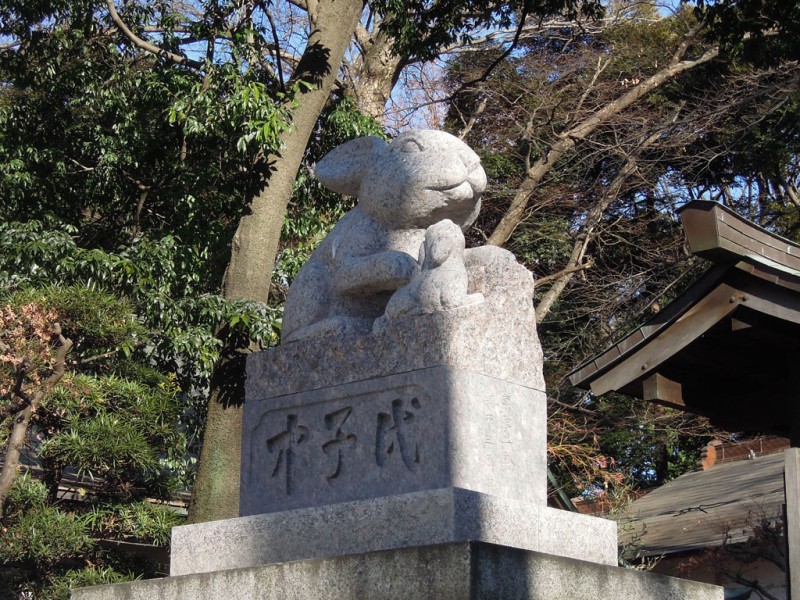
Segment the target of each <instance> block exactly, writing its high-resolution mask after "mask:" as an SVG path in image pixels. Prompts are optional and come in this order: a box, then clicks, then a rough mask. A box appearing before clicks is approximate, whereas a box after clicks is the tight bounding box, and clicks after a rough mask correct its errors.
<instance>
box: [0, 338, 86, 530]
mask: <svg viewBox="0 0 800 600" xmlns="http://www.w3.org/2000/svg"><path fill="white" fill-rule="evenodd" d="M53 337H55V338H56V339H57V340H58V346H57V348H56V353H55V358H54V362H53V371H52V373H51V374H50V376H49V377H48V378H47V379H46V380H45V381H44V382H42V383H41V384H40V385H39V388H38V389H37V390H36V392H35V393H34V394H33V396H28V395H27V394H26V393H25V392H23V390H22V386H23V383H24V380H25V377H24V375H25V374H24V373H21V374H20V376H19V379H18V382H17V387H16V390H15V392H16V394H17V395H18V396H20V397H22V398H23V399H24V400H26V405H25V406H24V407H23V408H22V409H20V410H19V411H17V413H16V414H15V415H14V419H13V425H12V427H11V435H10V436H9V438H8V445H7V446H6V455H5V458H4V463H3V470H2V471H0V517H2V516H3V511H4V510H5V505H6V499H7V498H8V493H9V492H10V491H11V486H12V485H14V482H15V481H16V479H17V472H18V470H19V465H20V463H19V458H20V455H21V453H22V447H23V446H24V445H25V441H26V440H27V439H28V428H29V427H30V423H31V417H32V416H33V413H35V412H36V409H37V408H39V404H41V402H42V400H43V399H44V398H45V396H47V394H49V393H50V390H52V389H53V388H54V387H55V386H56V384H57V383H58V382H59V381H61V378H62V377H63V376H64V373H65V372H66V359H67V353H68V352H69V350H70V348H72V341H71V340H69V339H67V338H65V337H64V336H63V335H62V334H61V326H60V325H59V324H58V323H55V324H54V325H53Z"/></svg>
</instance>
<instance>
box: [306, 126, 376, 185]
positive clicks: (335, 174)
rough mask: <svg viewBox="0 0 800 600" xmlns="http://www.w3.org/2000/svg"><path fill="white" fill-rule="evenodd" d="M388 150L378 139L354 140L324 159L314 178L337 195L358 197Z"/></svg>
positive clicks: (363, 138)
mask: <svg viewBox="0 0 800 600" xmlns="http://www.w3.org/2000/svg"><path fill="white" fill-rule="evenodd" d="M386 146H387V144H386V142H384V141H383V140H382V139H380V138H378V137H375V136H369V137H360V138H357V139H355V140H350V141H349V142H345V143H344V144H342V145H341V146H337V147H336V148H334V149H333V150H331V151H330V152H328V154H326V155H325V156H324V157H322V159H321V160H320V161H319V162H318V163H317V166H316V167H315V169H314V174H315V175H316V176H317V179H319V180H320V181H321V182H322V183H323V184H324V185H325V187H327V188H329V189H331V190H333V191H334V192H339V193H340V194H344V195H346V196H356V195H357V194H358V188H359V187H360V186H361V181H362V180H363V179H364V176H365V175H366V174H367V172H368V171H369V169H370V167H372V164H373V163H374V162H375V159H376V158H377V157H378V155H379V154H380V152H381V150H382V149H383V148H385V147H386Z"/></svg>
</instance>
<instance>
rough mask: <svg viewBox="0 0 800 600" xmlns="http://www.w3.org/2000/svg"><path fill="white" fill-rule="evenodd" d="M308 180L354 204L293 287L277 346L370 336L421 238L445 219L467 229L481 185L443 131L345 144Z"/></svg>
mask: <svg viewBox="0 0 800 600" xmlns="http://www.w3.org/2000/svg"><path fill="white" fill-rule="evenodd" d="M316 175H317V177H318V178H319V180H320V181H322V183H324V184H325V185H326V186H327V187H329V188H331V189H332V190H334V191H337V192H341V193H344V194H348V195H351V196H352V195H357V196H358V199H359V203H358V205H357V206H356V207H355V208H354V209H352V210H351V211H350V212H349V213H348V214H347V215H345V216H344V217H343V218H342V219H341V221H339V223H337V224H336V226H335V227H334V228H333V230H332V231H331V233H330V234H329V235H328V236H327V237H326V238H325V240H323V242H322V243H321V244H320V246H319V247H318V248H317V249H316V250H315V251H314V253H313V254H312V256H311V258H310V259H309V261H308V263H307V264H306V265H305V266H304V267H303V268H302V269H301V270H300V273H298V275H297V278H296V279H295V281H294V282H293V283H292V287H291V289H290V291H289V296H288V298H287V300H286V309H285V312H284V319H283V340H284V343H286V342H290V341H294V340H299V339H304V338H305V339H309V338H318V337H324V336H327V335H340V334H342V333H346V332H355V331H359V332H362V333H363V332H368V331H369V329H370V328H371V327H372V322H373V321H374V320H375V319H376V318H377V317H379V316H380V315H382V314H383V311H384V309H385V307H386V303H387V301H388V300H389V296H391V293H392V292H394V291H395V290H396V289H398V288H399V287H401V286H403V285H405V284H406V283H408V281H409V280H410V279H411V277H412V276H413V275H414V273H415V272H416V271H418V270H419V264H418V263H417V262H416V261H415V260H414V257H415V256H416V255H417V251H418V248H419V245H420V243H421V242H422V240H423V237H424V235H425V230H426V229H427V228H428V227H429V226H431V225H433V224H435V223H438V222H439V221H441V220H443V219H451V220H452V221H453V222H455V223H456V224H457V225H458V226H459V227H463V228H467V227H469V225H470V224H471V223H472V222H473V221H474V220H475V218H476V217H477V215H478V211H479V210H480V196H481V193H482V192H483V190H484V188H485V187H486V174H485V173H484V171H483V168H482V167H481V165H480V159H479V158H478V156H477V155H476V154H475V153H474V152H473V151H472V150H470V148H469V147H468V146H467V145H466V144H464V142H462V141H461V140H459V139H458V138H456V137H454V136H452V135H450V134H447V133H444V132H442V131H410V132H407V133H404V134H402V135H400V136H398V137H397V138H396V139H395V140H394V141H393V142H392V143H391V144H387V143H386V142H384V141H382V140H380V139H378V138H374V137H368V138H360V139H357V140H353V141H351V142H348V143H346V144H343V145H342V146H339V147H338V148H336V149H334V150H333V151H332V152H330V153H329V154H328V155H327V156H325V157H324V158H323V159H322V160H321V161H320V162H319V163H318V164H317V166H316Z"/></svg>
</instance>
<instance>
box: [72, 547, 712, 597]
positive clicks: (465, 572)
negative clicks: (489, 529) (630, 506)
mask: <svg viewBox="0 0 800 600" xmlns="http://www.w3.org/2000/svg"><path fill="white" fill-rule="evenodd" d="M601 597H602V598H615V599H616V600H723V590H722V588H721V587H717V586H714V585H709V584H704V583H697V582H693V581H686V580H682V579H675V578H672V577H666V576H663V575H655V574H653V573H644V572H641V571H634V570H627V569H621V568H618V567H611V566H608V565H598V564H592V563H586V562H581V561H577V560H574V559H568V558H563V557H556V556H551V555H547V554H541V553H537V552H530V551H525V550H518V549H514V548H507V547H504V546H497V545H493V544H485V543H482V542H460V543H453V544H444V545H436V546H425V547H417V548H404V549H399V550H389V551H384V552H371V553H367V554H358V555H351V556H342V557H338V558H327V559H319V560H306V561H299V562H290V563H282V564H276V565H269V566H263V567H253V568H247V569H234V570H230V571H217V572H214V573H198V574H194V575H184V576H182V577H169V578H166V579H155V580H150V581H139V582H134V583H122V584H116V585H107V586H98V587H93V588H83V589H78V590H75V591H73V593H72V600H156V599H158V600H187V599H189V598H191V599H192V600H217V599H219V600H267V599H273V598H283V599H288V600H320V599H324V598H342V599H348V600H360V599H364V600H395V599H396V600H406V599H408V598H416V599H430V600H473V599H476V600H477V599H487V600H488V599H493V600H496V599H498V598H515V599H520V600H525V599H527V600H566V599H570V600H596V599H597V598H601Z"/></svg>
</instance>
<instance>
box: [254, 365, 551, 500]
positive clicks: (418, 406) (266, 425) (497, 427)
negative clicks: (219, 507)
mask: <svg viewBox="0 0 800 600" xmlns="http://www.w3.org/2000/svg"><path fill="white" fill-rule="evenodd" d="M251 398H252V397H251ZM546 416H547V407H546V398H545V395H544V393H543V392H540V391H537V390H531V389H529V388H526V387H523V386H520V385H515V384H513V383H508V382H505V381H501V380H498V379H495V378H492V377H487V376H486V375H481V374H478V373H472V372H469V371H464V370H461V369H456V368H453V367H448V366H437V367H431V368H428V369H419V370H415V371H409V372H406V373H400V374H397V375H387V376H384V377H377V378H373V379H368V380H365V381H357V382H352V383H346V384H342V385H337V386H331V387H326V388H323V389H318V390H311V391H306V392H300V393H296V394H288V395H285V396H280V397H278V398H265V399H263V400H259V399H256V398H252V399H251V400H248V402H247V405H246V408H245V416H244V423H245V425H244V436H243V444H242V445H243V451H242V487H241V500H240V514H242V515H257V514H262V513H269V512H274V511H283V510H288V509H293V508H306V507H314V506H326V505H329V504H335V503H339V502H347V501H351V500H364V499H369V498H380V497H383V496H392V495H395V494H406V493H409V492H418V491H422V490H438V489H442V488H448V487H452V488H462V489H467V490H474V491H478V492H485V493H487V494H493V495H495V496H498V497H501V498H510V499H517V500H526V501H528V502H529V503H531V504H534V505H537V506H544V505H545V504H546V498H545V494H546V491H547V488H546V477H547V471H546V469H547V464H546V440H545V431H546V425H545V424H546Z"/></svg>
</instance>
